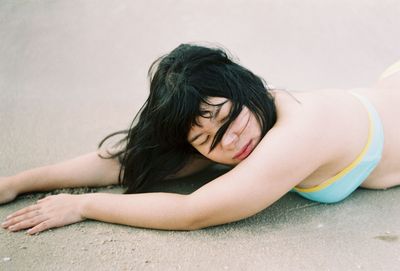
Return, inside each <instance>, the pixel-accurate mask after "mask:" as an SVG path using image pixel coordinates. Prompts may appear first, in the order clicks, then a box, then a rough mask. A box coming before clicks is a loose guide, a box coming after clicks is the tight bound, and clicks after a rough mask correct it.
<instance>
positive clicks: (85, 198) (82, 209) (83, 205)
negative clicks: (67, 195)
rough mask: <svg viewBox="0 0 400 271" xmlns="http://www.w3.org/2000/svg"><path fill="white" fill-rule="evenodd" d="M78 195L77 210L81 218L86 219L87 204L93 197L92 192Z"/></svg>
mask: <svg viewBox="0 0 400 271" xmlns="http://www.w3.org/2000/svg"><path fill="white" fill-rule="evenodd" d="M77 196H78V212H79V215H80V216H81V218H82V219H87V218H89V217H88V209H89V208H88V206H89V204H90V201H91V200H92V198H93V194H92V193H91V194H80V195H77Z"/></svg>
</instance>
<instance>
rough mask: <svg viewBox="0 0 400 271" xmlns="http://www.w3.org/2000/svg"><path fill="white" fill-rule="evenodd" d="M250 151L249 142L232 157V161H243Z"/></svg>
mask: <svg viewBox="0 0 400 271" xmlns="http://www.w3.org/2000/svg"><path fill="white" fill-rule="evenodd" d="M251 151H252V147H251V140H250V141H249V143H247V144H246V145H245V146H244V147H243V148H242V149H241V150H240V151H239V152H238V153H237V154H236V155H235V156H234V157H233V159H240V160H242V159H244V158H246V157H247V156H248V155H249V154H250V153H251Z"/></svg>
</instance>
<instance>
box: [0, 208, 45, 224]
mask: <svg viewBox="0 0 400 271" xmlns="http://www.w3.org/2000/svg"><path fill="white" fill-rule="evenodd" d="M41 214H42V213H41V211H40V210H39V209H37V210H32V211H30V212H28V213H25V214H21V215H19V216H16V217H12V218H10V219H8V220H6V221H5V222H4V223H2V224H1V226H2V227H3V228H5V229H6V228H8V227H11V226H13V225H15V224H18V223H20V222H21V221H24V220H29V219H32V218H34V217H38V216H40V215H41Z"/></svg>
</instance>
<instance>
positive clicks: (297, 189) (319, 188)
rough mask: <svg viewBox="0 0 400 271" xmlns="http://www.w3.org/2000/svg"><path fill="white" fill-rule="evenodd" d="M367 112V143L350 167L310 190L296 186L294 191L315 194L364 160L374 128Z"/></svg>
mask: <svg viewBox="0 0 400 271" xmlns="http://www.w3.org/2000/svg"><path fill="white" fill-rule="evenodd" d="M367 112H368V118H369V132H368V141H367V144H366V145H365V147H364V148H363V150H362V151H361V153H360V154H359V155H358V157H357V158H356V159H355V160H354V161H353V162H352V163H351V164H350V165H348V166H347V167H346V168H345V169H343V170H342V171H341V172H339V173H338V174H336V175H335V176H333V177H331V178H329V179H328V180H326V181H325V182H323V183H320V184H319V185H317V186H313V187H310V188H300V187H297V186H296V187H295V188H294V189H295V190H296V191H299V192H306V193H308V192H316V191H319V190H322V189H324V188H325V187H327V186H329V185H331V184H332V183H334V182H335V181H336V180H337V179H339V178H341V177H343V176H344V175H346V174H347V173H348V172H349V171H351V170H352V169H353V168H354V167H355V166H356V165H357V164H358V163H359V162H360V161H361V160H362V159H363V158H364V155H365V153H366V152H367V150H368V148H369V146H370V145H371V142H372V135H373V131H374V126H373V125H372V116H371V113H370V112H369V111H367Z"/></svg>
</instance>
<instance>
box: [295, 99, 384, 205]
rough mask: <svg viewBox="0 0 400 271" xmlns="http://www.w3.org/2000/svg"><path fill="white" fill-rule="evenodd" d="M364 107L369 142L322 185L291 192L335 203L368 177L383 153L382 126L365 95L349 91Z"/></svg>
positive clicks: (297, 188)
mask: <svg viewBox="0 0 400 271" xmlns="http://www.w3.org/2000/svg"><path fill="white" fill-rule="evenodd" d="M350 93H351V94H352V95H354V96H355V97H357V98H358V99H359V100H360V101H361V102H362V103H363V104H364V106H365V107H366V109H367V111H368V117H369V132H368V141H367V144H366V145H365V147H364V148H363V150H362V151H361V153H360V154H359V155H358V156H357V158H356V159H355V160H354V161H353V162H352V163H351V164H350V165H348V166H347V167H346V168H345V169H343V170H342V171H340V172H339V173H338V174H336V175H335V176H333V177H331V178H329V179H328V180H326V181H324V182H323V183H321V184H319V185H317V186H314V187H310V188H300V187H294V188H293V190H292V191H293V192H296V193H298V194H300V195H301V196H303V197H305V198H307V199H310V200H313V201H319V202H323V203H334V202H338V201H341V200H343V199H345V198H346V197H347V196H349V195H350V194H351V193H352V192H353V191H354V190H356V189H357V187H359V186H360V185H361V184H362V182H363V181H364V180H365V179H366V178H367V177H368V176H369V174H371V172H372V171H373V170H374V168H375V167H376V166H377V165H378V163H379V161H380V159H381V156H382V150H383V142H384V136H383V126H382V123H381V120H380V118H379V114H378V112H377V111H376V110H375V108H374V106H373V105H372V104H371V102H370V101H369V100H368V99H367V98H366V97H364V96H361V95H359V94H357V93H354V92H350Z"/></svg>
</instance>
